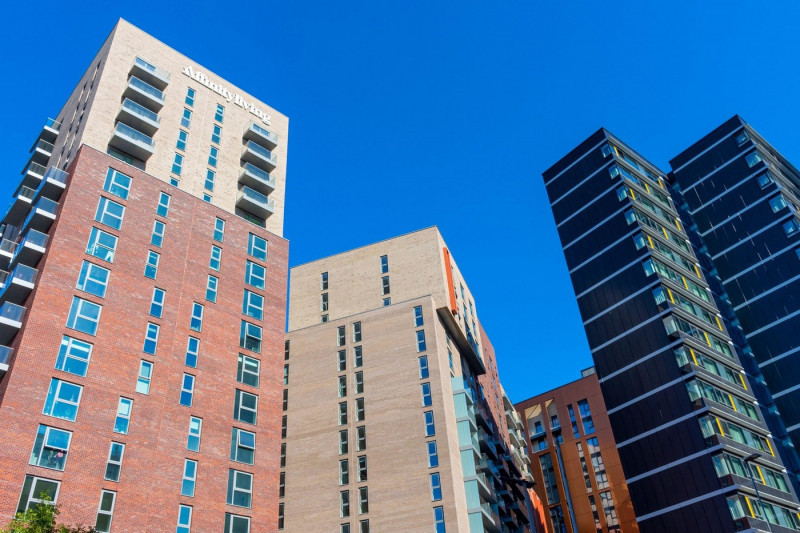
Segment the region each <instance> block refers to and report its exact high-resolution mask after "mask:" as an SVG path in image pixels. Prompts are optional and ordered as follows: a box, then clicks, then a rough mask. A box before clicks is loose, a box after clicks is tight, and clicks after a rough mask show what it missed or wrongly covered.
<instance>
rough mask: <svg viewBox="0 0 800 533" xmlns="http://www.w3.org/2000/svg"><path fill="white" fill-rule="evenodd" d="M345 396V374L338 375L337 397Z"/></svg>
mask: <svg viewBox="0 0 800 533" xmlns="http://www.w3.org/2000/svg"><path fill="white" fill-rule="evenodd" d="M345 396H347V376H339V398H344V397H345Z"/></svg>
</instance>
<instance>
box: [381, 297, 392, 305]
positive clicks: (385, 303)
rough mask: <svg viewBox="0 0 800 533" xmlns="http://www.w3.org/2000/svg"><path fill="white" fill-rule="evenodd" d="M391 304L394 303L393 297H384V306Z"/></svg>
mask: <svg viewBox="0 0 800 533" xmlns="http://www.w3.org/2000/svg"><path fill="white" fill-rule="evenodd" d="M390 305H392V299H391V298H384V299H383V306H384V307H388V306H390Z"/></svg>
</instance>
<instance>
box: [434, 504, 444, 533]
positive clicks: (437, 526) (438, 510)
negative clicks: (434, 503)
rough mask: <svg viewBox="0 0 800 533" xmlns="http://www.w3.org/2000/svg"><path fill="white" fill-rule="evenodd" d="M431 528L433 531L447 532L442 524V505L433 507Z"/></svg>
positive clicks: (438, 532)
mask: <svg viewBox="0 0 800 533" xmlns="http://www.w3.org/2000/svg"><path fill="white" fill-rule="evenodd" d="M433 528H434V532H435V533H447V529H445V525H444V507H434V508H433Z"/></svg>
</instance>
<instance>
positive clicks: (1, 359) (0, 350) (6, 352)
mask: <svg viewBox="0 0 800 533" xmlns="http://www.w3.org/2000/svg"><path fill="white" fill-rule="evenodd" d="M13 354H14V350H13V349H12V348H9V347H8V346H0V367H2V366H5V367H6V370H7V369H8V363H9V362H10V361H11V356H12V355H13Z"/></svg>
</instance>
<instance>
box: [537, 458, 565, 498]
mask: <svg viewBox="0 0 800 533" xmlns="http://www.w3.org/2000/svg"><path fill="white" fill-rule="evenodd" d="M539 466H540V467H541V469H542V476H543V478H544V489H545V494H546V495H547V503H548V504H550V505H553V504H556V503H558V502H559V501H560V500H559V494H558V484H557V483H556V472H555V470H554V469H553V458H552V457H551V456H550V454H549V453H546V454H544V455H540V456H539Z"/></svg>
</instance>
